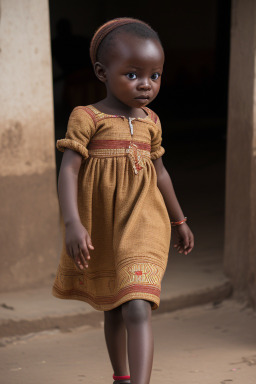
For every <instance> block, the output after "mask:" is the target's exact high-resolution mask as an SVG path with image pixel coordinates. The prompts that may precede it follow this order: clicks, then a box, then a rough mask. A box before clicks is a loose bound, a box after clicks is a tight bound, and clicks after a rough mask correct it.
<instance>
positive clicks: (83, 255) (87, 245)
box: [66, 221, 94, 269]
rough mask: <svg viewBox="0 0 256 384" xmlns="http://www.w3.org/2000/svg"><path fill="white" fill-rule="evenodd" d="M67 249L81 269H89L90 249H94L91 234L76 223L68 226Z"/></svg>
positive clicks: (79, 223)
mask: <svg viewBox="0 0 256 384" xmlns="http://www.w3.org/2000/svg"><path fill="white" fill-rule="evenodd" d="M66 249H67V253H68V255H69V256H70V257H71V259H73V260H74V262H75V264H76V266H77V267H78V268H79V269H84V268H88V262H87V261H86V260H90V258H91V257H90V254H89V249H91V250H92V249H94V246H93V245H92V241H91V238H90V235H89V233H88V232H87V230H86V229H85V228H84V226H83V225H82V224H81V222H79V221H76V222H72V223H70V224H67V225H66Z"/></svg>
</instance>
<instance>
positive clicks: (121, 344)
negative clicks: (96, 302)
mask: <svg viewBox="0 0 256 384" xmlns="http://www.w3.org/2000/svg"><path fill="white" fill-rule="evenodd" d="M104 318H105V322H104V331H105V339H106V344H107V348H108V354H109V357H110V361H111V364H112V367H113V371H114V374H115V375H116V376H128V375H129V373H128V369H127V345H126V328H125V324H124V321H123V316H122V309H121V307H117V308H115V309H112V310H111V311H105V312H104ZM125 382H127V383H130V381H129V380H126V381H125Z"/></svg>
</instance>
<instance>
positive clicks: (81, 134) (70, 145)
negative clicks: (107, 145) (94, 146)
mask: <svg viewBox="0 0 256 384" xmlns="http://www.w3.org/2000/svg"><path fill="white" fill-rule="evenodd" d="M94 133H95V124H94V121H93V120H92V118H91V116H90V115H89V114H88V113H87V112H86V110H85V109H83V107H76V108H75V109H73V111H72V113H71V115H70V117H69V120H68V127H67V132H66V135H65V139H61V140H58V141H57V143H56V147H57V149H58V150H59V151H61V152H64V151H65V149H72V150H73V151H75V152H78V153H79V154H80V155H81V156H82V157H83V158H84V159H87V158H88V157H89V155H88V150H87V145H88V143H89V141H90V139H91V137H92V136H93V134H94Z"/></svg>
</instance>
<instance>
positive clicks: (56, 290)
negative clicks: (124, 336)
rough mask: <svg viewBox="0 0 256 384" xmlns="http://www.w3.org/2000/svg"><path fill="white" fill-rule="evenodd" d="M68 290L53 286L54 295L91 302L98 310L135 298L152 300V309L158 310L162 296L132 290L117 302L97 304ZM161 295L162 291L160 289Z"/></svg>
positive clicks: (114, 306) (108, 309) (108, 308)
mask: <svg viewBox="0 0 256 384" xmlns="http://www.w3.org/2000/svg"><path fill="white" fill-rule="evenodd" d="M67 292H68V291H61V290H60V289H59V287H56V286H53V288H52V295H53V296H54V297H56V298H58V299H64V300H79V301H83V302H85V303H88V304H90V305H91V306H92V307H93V308H94V309H96V310H98V311H110V310H111V309H114V308H116V307H119V306H120V305H122V304H124V303H126V302H127V301H130V300H134V299H142V300H148V301H150V302H151V308H152V310H156V309H158V307H159V304H160V297H159V296H156V295H153V294H150V293H144V292H143V293H142V292H136V291H134V292H131V293H128V294H126V295H124V296H122V297H121V298H120V299H119V300H117V301H116V302H115V303H111V304H97V303H96V302H95V301H93V300H91V299H90V298H89V297H86V296H85V295H79V294H77V293H75V292H74V293H71V292H70V293H67ZM159 295H160V291H159Z"/></svg>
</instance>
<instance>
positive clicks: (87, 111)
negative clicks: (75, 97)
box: [75, 107, 97, 124]
mask: <svg viewBox="0 0 256 384" xmlns="http://www.w3.org/2000/svg"><path fill="white" fill-rule="evenodd" d="M75 109H82V110H83V111H85V112H86V113H88V115H89V116H90V117H91V118H92V120H93V122H94V124H96V123H97V121H96V118H95V114H94V113H93V111H92V110H91V109H90V108H87V107H76V108H75Z"/></svg>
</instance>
